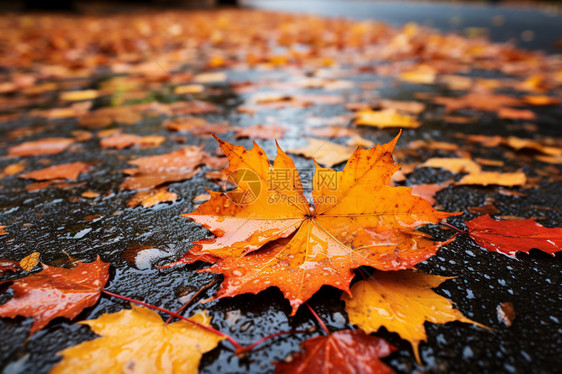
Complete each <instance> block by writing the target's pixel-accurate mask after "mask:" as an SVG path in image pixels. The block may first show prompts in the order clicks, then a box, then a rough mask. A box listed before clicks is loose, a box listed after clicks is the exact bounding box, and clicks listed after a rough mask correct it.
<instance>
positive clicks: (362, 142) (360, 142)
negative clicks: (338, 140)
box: [345, 135, 375, 148]
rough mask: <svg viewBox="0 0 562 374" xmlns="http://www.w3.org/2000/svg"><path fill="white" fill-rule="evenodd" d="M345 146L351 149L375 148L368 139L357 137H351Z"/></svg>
mask: <svg viewBox="0 0 562 374" xmlns="http://www.w3.org/2000/svg"><path fill="white" fill-rule="evenodd" d="M345 144H347V145H348V146H350V147H353V148H357V147H363V148H372V147H374V146H375V143H374V142H372V141H370V140H369V139H365V138H363V137H361V136H359V135H355V136H353V137H352V138H351V139H349V140H348V141H347V142H345Z"/></svg>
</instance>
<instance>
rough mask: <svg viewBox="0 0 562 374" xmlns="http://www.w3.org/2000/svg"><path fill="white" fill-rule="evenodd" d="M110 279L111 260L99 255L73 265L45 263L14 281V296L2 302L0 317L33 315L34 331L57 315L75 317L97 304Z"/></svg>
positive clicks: (30, 332)
mask: <svg viewBox="0 0 562 374" xmlns="http://www.w3.org/2000/svg"><path fill="white" fill-rule="evenodd" d="M108 279H109V264H107V263H104V262H102V261H101V260H100V259H99V257H98V259H97V260H96V261H94V262H90V263H78V264H77V265H76V267H74V268H72V269H65V268H58V267H51V266H47V265H43V270H42V271H40V272H39V273H36V274H33V275H30V276H28V277H25V278H22V279H18V280H15V281H13V284H12V285H11V286H10V288H11V289H13V290H14V296H13V297H12V299H10V300H9V301H8V302H7V303H5V304H3V305H0V317H10V318H14V317H16V316H24V317H32V318H33V325H32V326H31V330H30V331H29V334H30V335H31V334H34V333H35V332H37V331H39V330H41V329H42V328H43V327H45V326H47V324H48V323H49V322H50V321H51V320H53V319H54V318H56V317H66V318H68V319H73V318H74V317H76V316H77V315H78V314H80V312H82V310H84V309H85V308H88V307H90V306H92V305H94V304H95V303H96V302H97V301H98V299H99V297H100V294H101V290H102V289H103V287H104V286H105V283H106V282H107V280H108Z"/></svg>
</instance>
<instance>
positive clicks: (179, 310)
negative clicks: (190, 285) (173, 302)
mask: <svg viewBox="0 0 562 374" xmlns="http://www.w3.org/2000/svg"><path fill="white" fill-rule="evenodd" d="M218 281H219V280H218V278H215V279H213V280H212V281H210V282H209V283H207V284H206V285H204V286H203V287H201V288H200V289H199V290H198V291H197V292H195V293H194V294H193V296H191V297H190V298H189V300H187V302H186V303H185V304H183V306H182V307H181V308H179V309H178V310H176V314H180V313H181V312H182V311H183V310H184V309H185V308H187V307H188V306H189V305H190V304H191V303H192V302H193V300H195V299H196V298H198V297H199V296H200V295H201V294H202V293H203V292H205V291H207V290H208V289H209V288H211V287H213V286H214V285H215V284H217V283H218ZM172 319H174V316H172V315H171V316H170V317H169V318H168V319H167V320H166V324H168V323H170V322H171V321H172Z"/></svg>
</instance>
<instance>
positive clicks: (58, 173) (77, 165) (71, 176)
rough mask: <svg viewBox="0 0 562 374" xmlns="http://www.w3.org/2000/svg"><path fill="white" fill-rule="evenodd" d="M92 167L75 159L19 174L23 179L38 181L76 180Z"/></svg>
mask: <svg viewBox="0 0 562 374" xmlns="http://www.w3.org/2000/svg"><path fill="white" fill-rule="evenodd" d="M91 168H92V167H91V166H90V165H88V164H86V163H84V162H81V161H77V162H73V163H70V164H62V165H54V166H50V167H48V168H45V169H40V170H34V171H30V172H29V173H25V174H22V175H20V176H19V177H20V178H23V179H34V180H38V181H44V180H53V179H68V180H73V181H74V180H76V179H78V176H79V175H80V174H82V173H86V172H87V171H88V170H90V169H91Z"/></svg>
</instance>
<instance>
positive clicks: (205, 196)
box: [191, 193, 211, 203]
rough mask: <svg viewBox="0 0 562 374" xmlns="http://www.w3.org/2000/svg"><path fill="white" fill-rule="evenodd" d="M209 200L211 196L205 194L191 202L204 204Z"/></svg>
mask: <svg viewBox="0 0 562 374" xmlns="http://www.w3.org/2000/svg"><path fill="white" fill-rule="evenodd" d="M209 199H211V195H209V194H208V193H203V194H200V195H197V196H195V197H194V198H193V199H192V200H191V201H193V202H194V203H203V202H205V201H208V200H209Z"/></svg>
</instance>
